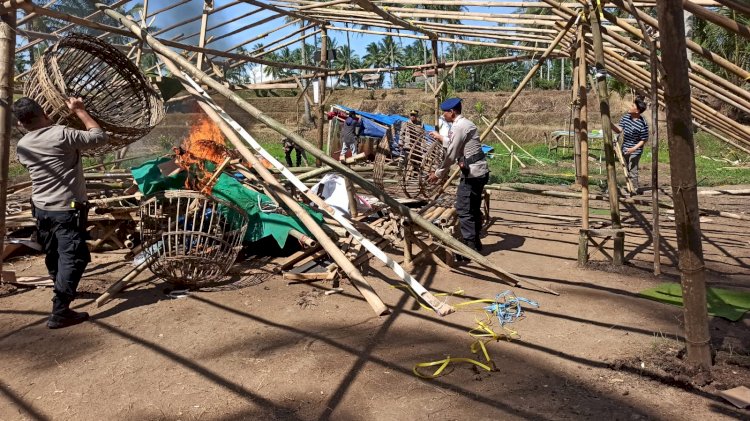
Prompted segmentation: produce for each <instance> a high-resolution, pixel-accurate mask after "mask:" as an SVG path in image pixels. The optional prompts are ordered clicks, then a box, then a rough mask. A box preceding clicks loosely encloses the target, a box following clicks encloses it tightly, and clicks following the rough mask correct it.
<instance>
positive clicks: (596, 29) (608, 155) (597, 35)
mask: <svg viewBox="0 0 750 421" xmlns="http://www.w3.org/2000/svg"><path fill="white" fill-rule="evenodd" d="M589 19H590V22H591V25H590V26H591V33H592V35H593V38H594V55H595V57H596V63H595V66H596V84H597V93H598V95H599V110H600V113H601V121H602V132H603V134H604V155H605V159H606V160H607V186H608V190H609V211H610V216H611V218H612V228H614V229H621V228H622V224H621V222H620V207H619V203H618V199H617V196H618V191H617V174H616V173H615V156H614V155H615V154H614V148H613V145H612V121H611V119H610V115H609V92H608V89H607V79H606V78H607V69H606V65H605V62H604V46H603V43H602V36H601V31H600V29H601V26H600V25H601V23H600V22H599V11H598V10H597V9H596V8H594V9H593V10H591V11H590V12H589ZM615 241H616V242H617V239H615ZM618 247H619V250H618ZM622 251H623V248H622V245H621V244H617V243H616V244H615V251H614V253H613V257H614V259H613V263H614V264H615V265H622V264H623V262H622V257H623V255H622Z"/></svg>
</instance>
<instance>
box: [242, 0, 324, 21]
mask: <svg viewBox="0 0 750 421" xmlns="http://www.w3.org/2000/svg"><path fill="white" fill-rule="evenodd" d="M242 2H244V3H247V4H252V5H253V6H257V7H262V8H264V9H268V10H271V11H273V12H276V13H280V14H282V15H286V16H290V17H293V18H297V19H302V20H308V21H311V22H315V23H317V24H318V25H323V24H325V22H324V21H322V20H320V19H314V18H311V17H310V16H305V15H304V14H300V13H295V12H293V11H289V10H286V9H282V8H281V7H276V6H274V5H271V4H269V3H268V2H265V1H256V0H242Z"/></svg>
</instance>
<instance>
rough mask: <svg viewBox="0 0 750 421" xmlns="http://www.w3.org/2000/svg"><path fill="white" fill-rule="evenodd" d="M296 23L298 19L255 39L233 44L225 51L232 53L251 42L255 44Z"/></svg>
mask: <svg viewBox="0 0 750 421" xmlns="http://www.w3.org/2000/svg"><path fill="white" fill-rule="evenodd" d="M297 23H299V19H295V20H291V21H289V22H287V23H285V24H283V25H281V26H279V27H277V28H274V29H272V30H270V31H267V32H264V33H262V34H260V35H256V36H255V37H253V38H250V39H247V40H244V41H242V42H240V43H238V44H235V45H233V46H231V47H229V48H227V51H233V50H236V49H237V48H240V47H242V46H244V45H247V44H251V43H253V42H255V41H257V40H259V39H261V38H265V37H267V36H268V35H270V34H272V33H274V32H276V31H279V30H281V29H284V28H286V27H287V26H291V25H296V24H297Z"/></svg>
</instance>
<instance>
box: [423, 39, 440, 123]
mask: <svg viewBox="0 0 750 421" xmlns="http://www.w3.org/2000/svg"><path fill="white" fill-rule="evenodd" d="M430 45H432V65H433V66H434V69H435V84H434V86H433V90H434V92H435V127H437V126H438V125H439V124H440V93H439V92H438V90H437V80H438V40H437V38H433V39H431V40H430ZM424 73H425V76H424V80H425V82H427V70H426V69H425V71H424Z"/></svg>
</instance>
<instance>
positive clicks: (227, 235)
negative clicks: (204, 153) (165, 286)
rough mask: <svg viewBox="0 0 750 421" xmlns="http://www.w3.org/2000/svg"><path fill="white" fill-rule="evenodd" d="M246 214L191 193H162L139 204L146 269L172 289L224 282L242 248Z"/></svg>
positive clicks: (219, 202) (204, 196)
mask: <svg viewBox="0 0 750 421" xmlns="http://www.w3.org/2000/svg"><path fill="white" fill-rule="evenodd" d="M247 226H248V216H247V213H246V212H245V211H244V210H242V209H240V208H239V207H237V206H235V205H234V204H232V203H229V202H226V201H223V200H220V199H217V198H215V197H212V196H207V195H204V194H202V193H198V192H196V191H191V190H167V191H163V192H159V193H156V194H155V195H152V196H150V197H148V198H146V199H144V201H143V202H142V203H141V237H142V240H143V244H148V245H150V248H149V249H148V252H149V254H150V256H152V257H153V258H152V259H150V264H149V269H151V271H152V272H153V273H154V274H155V275H157V276H159V277H161V278H164V279H166V280H168V281H170V282H172V283H174V284H177V285H185V286H191V287H199V286H203V285H206V284H212V283H216V282H219V281H222V280H224V278H225V277H226V273H227V271H228V270H229V268H230V267H231V266H232V265H233V264H234V261H235V259H236V258H237V253H239V251H240V249H241V247H242V240H243V239H244V237H245V231H246V230H247Z"/></svg>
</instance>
